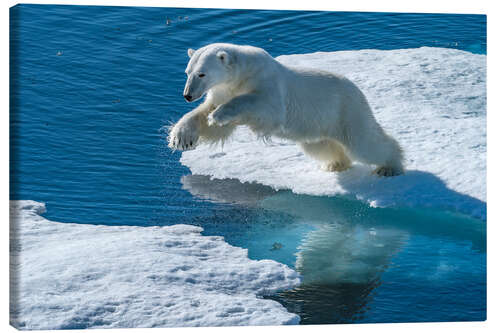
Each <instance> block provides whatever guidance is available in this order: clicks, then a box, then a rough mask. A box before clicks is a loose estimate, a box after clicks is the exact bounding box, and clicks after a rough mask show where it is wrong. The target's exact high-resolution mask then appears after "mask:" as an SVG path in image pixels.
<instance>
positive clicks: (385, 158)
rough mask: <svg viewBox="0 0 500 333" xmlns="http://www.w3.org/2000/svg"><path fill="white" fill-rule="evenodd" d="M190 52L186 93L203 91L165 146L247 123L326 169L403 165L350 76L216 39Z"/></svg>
mask: <svg viewBox="0 0 500 333" xmlns="http://www.w3.org/2000/svg"><path fill="white" fill-rule="evenodd" d="M188 55H189V57H190V60H189V63H188V65H187V68H186V74H187V81H186V86H185V89H184V98H185V99H186V100H187V101H188V102H194V101H196V100H198V99H200V98H201V97H202V96H204V95H206V98H205V100H204V101H203V103H201V104H200V105H199V106H198V107H197V108H195V109H194V110H192V111H191V112H189V113H187V114H185V115H184V116H183V117H182V118H181V119H180V120H179V121H178V122H177V123H176V124H175V125H174V126H173V127H172V128H171V130H170V133H169V137H168V140H169V147H170V148H172V149H174V150H175V149H179V150H188V149H193V148H195V147H196V146H197V145H198V144H199V143H200V142H215V143H216V142H223V141H224V140H225V139H227V138H228V137H229V136H230V135H231V133H232V132H233V130H234V129H235V128H236V126H238V125H246V126H248V127H249V128H250V129H251V130H252V131H253V132H255V133H256V134H257V135H259V136H261V137H271V136H275V137H280V138H285V139H288V140H293V141H295V142H297V143H298V144H299V145H300V146H301V147H302V149H303V150H304V151H305V153H306V154H308V155H310V156H311V157H313V158H314V159H317V160H319V161H320V162H321V163H322V166H323V168H324V169H325V170H327V171H336V172H340V171H344V170H347V169H349V168H350V167H351V165H352V163H351V161H352V160H356V161H359V162H362V163H365V164H374V165H376V169H375V171H374V173H375V174H377V175H379V176H395V175H399V174H401V173H403V172H404V169H403V152H402V149H401V148H400V146H399V144H398V143H397V141H396V140H395V139H394V138H392V137H391V136H389V135H388V134H387V133H385V132H384V130H383V129H382V127H381V126H380V125H379V124H378V123H377V121H376V120H375V117H374V116H373V113H372V111H371V109H370V106H369V105H368V102H367V100H366V98H365V96H364V95H363V93H362V92H361V91H360V90H359V88H358V87H357V86H356V85H355V84H354V83H352V82H351V81H349V80H348V79H347V78H345V77H342V76H340V75H336V74H333V73H329V72H325V71H320V70H315V69H308V68H295V67H289V66H285V65H283V64H281V63H280V62H278V61H277V60H275V59H274V58H273V57H271V56H270V55H269V54H268V53H267V52H266V51H265V50H263V49H261V48H257V47H253V46H241V45H234V44H225V43H216V44H210V45H207V46H204V47H202V48H200V49H198V50H196V51H195V50H193V49H189V50H188Z"/></svg>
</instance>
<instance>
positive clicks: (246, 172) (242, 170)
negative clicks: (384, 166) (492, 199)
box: [181, 47, 486, 220]
mask: <svg viewBox="0 0 500 333" xmlns="http://www.w3.org/2000/svg"><path fill="white" fill-rule="evenodd" d="M277 60H279V61H280V62H282V63H284V64H286V65H289V66H301V67H311V68H317V69H322V70H328V71H332V72H336V73H339V74H342V75H345V76H346V77H348V78H349V79H351V80H352V81H353V82H355V83H356V84H357V85H358V86H359V87H360V88H361V90H362V91H363V92H364V93H365V95H366V96H367V98H368V101H369V102H370V105H371V106H372V109H373V112H374V114H375V116H376V118H377V120H378V121H379V122H380V123H381V124H382V126H383V127H384V128H385V129H386V131H387V132H388V133H390V134H391V135H393V136H394V137H395V138H396V139H397V140H398V141H399V142H400V144H401V145H402V147H403V149H404V151H405V157H406V168H407V172H406V174H405V175H403V176H398V177H392V178H378V177H376V176H374V175H372V174H371V171H372V170H373V169H374V167H373V166H367V165H361V164H355V165H354V167H353V168H352V169H350V170H348V171H346V172H342V173H338V174H337V173H329V172H325V171H322V170H321V169H320V168H319V167H318V164H317V162H315V161H313V160H312V159H311V158H310V157H308V156H305V155H304V154H303V153H302V151H301V149H300V148H299V147H298V146H297V145H296V144H295V143H293V142H289V141H285V140H280V139H273V142H271V143H264V142H262V141H259V140H258V139H257V138H256V136H255V135H254V134H253V133H251V132H250V131H249V130H248V129H247V128H245V127H240V128H238V129H237V131H236V132H235V133H234V134H233V136H232V140H229V141H228V142H226V143H225V144H224V147H223V149H214V147H213V146H210V145H207V144H203V145H200V146H199V147H197V148H196V149H195V150H192V151H186V152H183V154H182V158H181V163H182V164H184V165H186V166H187V167H189V168H190V169H191V171H192V173H193V174H199V175H207V176H211V177H212V178H217V179H225V178H233V179H238V180H240V181H241V182H250V183H252V182H256V183H260V184H263V185H268V186H271V187H272V188H274V189H276V190H280V189H288V190H292V191H293V192H294V193H298V194H307V195H316V196H337V195H344V196H348V197H352V198H356V199H358V200H362V201H364V202H366V203H368V204H370V205H371V206H373V207H387V206H396V207H398V206H409V207H426V208H431V209H446V210H454V211H458V212H461V213H464V214H467V215H471V216H474V217H477V218H480V219H483V220H485V219H486V56H485V55H479V54H472V53H469V52H465V51H460V50H454V49H445V48H430V47H422V48H418V49H402V50H390V51H381V50H360V51H340V52H331V53H325V52H318V53H313V54H303V55H285V56H280V57H278V58H277Z"/></svg>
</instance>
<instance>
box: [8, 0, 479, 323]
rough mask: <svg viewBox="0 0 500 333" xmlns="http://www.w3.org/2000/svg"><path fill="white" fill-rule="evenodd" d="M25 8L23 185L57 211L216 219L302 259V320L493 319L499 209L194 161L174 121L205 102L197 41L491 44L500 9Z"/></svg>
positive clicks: (293, 299)
mask: <svg viewBox="0 0 500 333" xmlns="http://www.w3.org/2000/svg"><path fill="white" fill-rule="evenodd" d="M10 13H11V22H10V24H11V110H10V117H11V123H10V131H11V132H10V133H11V134H10V140H11V141H10V142H11V165H10V175H11V181H10V186H11V194H10V197H11V199H31V200H36V201H40V202H45V203H46V205H47V209H48V211H47V213H46V214H45V216H46V217H47V218H48V219H51V220H55V221H64V222H76V223H89V224H109V225H140V226H149V225H168V224H177V223H187V224H194V225H200V226H202V227H203V228H204V229H205V231H204V234H210V235H213V234H215V235H222V236H224V237H225V239H226V241H228V242H229V243H231V244H233V245H237V246H241V247H244V248H248V249H249V256H250V257H251V258H254V259H262V258H270V259H274V260H277V261H280V262H283V263H285V264H287V265H290V266H291V267H295V268H296V269H297V270H299V271H300V272H301V273H302V274H303V276H304V283H303V285H301V286H300V287H298V288H296V289H294V290H291V291H287V292H283V293H280V294H278V295H275V296H273V298H274V299H276V300H278V301H280V302H281V303H282V304H283V305H284V306H286V307H287V308H288V309H289V310H290V311H292V312H295V313H298V314H299V315H300V316H301V318H302V320H301V323H302V324H320V323H348V322H406V321H462V320H463V321H468V320H484V319H485V318H486V240H485V238H486V226H485V222H484V221H479V220H475V219H473V218H470V217H467V216H461V215H458V214H455V213H451V212H439V211H423V210H415V209H413V210H410V209H408V210H402V209H399V210H398V209H374V208H370V207H368V206H366V205H365V204H362V203H359V202H354V201H349V200H346V199H343V198H322V197H310V196H303V195H295V194H292V193H291V192H288V191H280V192H275V191H273V190H272V189H269V188H267V187H265V186H260V185H256V184H253V185H249V184H241V183H239V182H237V181H233V180H219V181H212V180H209V179H208V178H207V177H201V176H193V175H191V174H190V172H189V170H188V169H187V168H185V167H183V166H181V165H180V163H179V158H180V153H178V152H175V153H172V152H171V151H170V150H169V149H168V147H167V146H166V143H165V137H166V131H165V129H164V126H166V125H169V124H171V123H172V122H175V121H177V120H178V119H179V118H180V117H181V115H182V114H184V113H186V112H188V111H189V110H190V109H191V108H192V105H189V104H187V103H185V102H184V100H183V98H182V91H183V87H184V80H185V74H184V69H185V65H186V63H187V60H188V57H187V54H186V50H187V49H188V48H198V47H200V46H203V45H205V44H208V43H212V42H231V43H237V44H251V45H255V46H259V47H263V48H265V49H266V50H267V51H268V52H269V53H270V54H271V55H273V56H278V55H281V54H294V53H308V52H316V51H337V50H356V49H367V48H369V49H400V48H414V47H421V46H437V47H448V48H457V49H462V50H466V51H469V52H474V53H482V54H485V53H486V16H483V15H443V14H439V15H438V14H397V13H348V12H297V11H247V10H219V9H189V8H139V7H92V6H53V5H18V6H15V7H13V8H12V9H11V12H10ZM167 22H168V24H167ZM372 248H373V249H375V248H377V250H374V251H371V250H370V249H372ZM363 251H365V252H366V253H365V252H363ZM370 251H371V252H370ZM344 258H346V259H345V260H344ZM339 260H344V261H343V262H344V265H342V266H338V267H337V268H336V270H334V271H331V272H326V273H324V274H323V273H321V274H320V273H319V270H320V269H321V268H322V267H325V266H328V264H329V263H330V264H331V263H332V262H338V261H339ZM338 274H340V276H341V277H340V278H339V277H338V276H337V275H338ZM342 274H344V275H345V276H351V277H353V276H358V275H359V277H360V278H359V279H353V278H351V279H346V278H342V276H344V275H342Z"/></svg>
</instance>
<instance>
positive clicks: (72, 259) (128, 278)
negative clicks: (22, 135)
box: [11, 201, 300, 330]
mask: <svg viewBox="0 0 500 333" xmlns="http://www.w3.org/2000/svg"><path fill="white" fill-rule="evenodd" d="M44 212H45V205H44V204H43V203H38V202H35V201H11V274H12V280H11V324H12V325H14V326H15V327H17V328H20V329H30V330H33V329H36V330H40V329H70V328H75V329H76V328H89V327H92V328H113V327H158V326H228V325H276V324H297V323H298V322H299V320H300V318H299V317H298V316H297V315H295V314H292V313H289V312H287V311H286V309H285V308H284V307H283V306H281V305H280V304H279V303H277V302H275V301H272V300H266V299H262V298H261V297H260V296H263V295H268V294H271V293H274V292H276V291H279V290H284V289H289V288H293V287H294V286H296V285H298V284H299V283H300V277H299V274H298V273H297V272H295V271H293V270H292V269H290V268H288V267H287V266H286V265H283V264H280V263H277V262H275V261H271V260H259V261H255V260H250V259H249V258H248V256H247V250H245V249H242V248H237V247H233V246H231V245H229V244H227V243H226V242H224V240H223V238H222V237H219V236H202V235H200V232H201V231H202V228H200V227H195V226H190V225H182V224H179V225H173V226H165V227H137V226H106V225H85V224H72V223H59V222H53V221H49V220H47V219H45V218H43V217H42V216H40V214H42V213H44Z"/></svg>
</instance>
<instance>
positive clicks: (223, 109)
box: [207, 105, 235, 126]
mask: <svg viewBox="0 0 500 333" xmlns="http://www.w3.org/2000/svg"><path fill="white" fill-rule="evenodd" d="M234 118H235V117H234V110H232V108H231V107H229V106H227V105H219V106H218V107H217V108H216V109H215V110H214V111H213V112H212V113H210V114H209V115H208V117H207V123H208V126H213V125H218V126H224V125H227V124H229V123H231V122H233V121H234V120H235V119H234Z"/></svg>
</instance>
